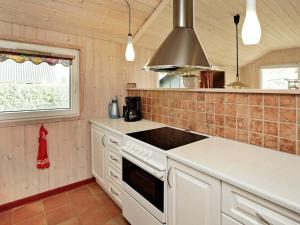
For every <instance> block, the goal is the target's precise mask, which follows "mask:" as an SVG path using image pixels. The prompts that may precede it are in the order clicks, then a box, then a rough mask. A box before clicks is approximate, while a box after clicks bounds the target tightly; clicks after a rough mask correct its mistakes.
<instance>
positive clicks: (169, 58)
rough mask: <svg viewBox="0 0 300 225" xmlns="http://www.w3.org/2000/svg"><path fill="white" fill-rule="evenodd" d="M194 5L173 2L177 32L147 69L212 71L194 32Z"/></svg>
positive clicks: (189, 1)
mask: <svg viewBox="0 0 300 225" xmlns="http://www.w3.org/2000/svg"><path fill="white" fill-rule="evenodd" d="M193 4H194V2H193V0H173V30H172V31H171V33H170V34H169V36H168V37H167V38H166V40H165V41H164V42H163V43H162V44H161V46H160V47H159V48H158V50H157V51H156V52H155V53H154V55H153V56H152V58H151V59H150V60H149V61H148V63H147V64H146V65H145V67H144V69H145V70H150V71H154V72H175V73H186V72H191V71H197V70H198V71H199V70H208V69H210V68H211V66H210V64H209V62H208V60H207V58H206V55H205V53H204V51H203V48H202V46H201V44H200V41H199V39H198V37H197V34H196V32H195V30H194V26H193V25H194V16H193V14H194V6H193Z"/></svg>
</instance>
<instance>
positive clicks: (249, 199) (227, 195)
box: [222, 182, 300, 225]
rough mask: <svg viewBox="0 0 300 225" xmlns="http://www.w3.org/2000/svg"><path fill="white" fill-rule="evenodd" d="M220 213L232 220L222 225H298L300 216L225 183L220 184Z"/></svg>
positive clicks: (299, 224)
mask: <svg viewBox="0 0 300 225" xmlns="http://www.w3.org/2000/svg"><path fill="white" fill-rule="evenodd" d="M222 211H223V212H224V213H225V214H226V215H228V216H230V217H231V218H232V221H238V222H239V223H234V222H231V223H230V222H228V221H229V220H228V219H227V220H225V221H227V222H225V223H223V224H224V225H231V224H232V225H233V224H245V225H258V224H262V225H300V215H299V214H297V213H295V212H292V211H290V210H288V209H286V208H283V207H281V206H279V205H276V204H274V203H272V202H269V201H267V200H265V199H262V198H260V197H258V196H256V195H253V194H251V193H249V192H247V191H244V190H241V189H239V188H237V187H234V186H232V185H230V184H227V183H225V182H223V183H222Z"/></svg>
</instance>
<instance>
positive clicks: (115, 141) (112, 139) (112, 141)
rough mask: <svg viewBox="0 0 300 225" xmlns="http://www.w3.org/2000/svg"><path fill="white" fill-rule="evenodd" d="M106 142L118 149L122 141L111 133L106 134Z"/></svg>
mask: <svg viewBox="0 0 300 225" xmlns="http://www.w3.org/2000/svg"><path fill="white" fill-rule="evenodd" d="M106 143H107V145H108V146H109V147H112V148H115V149H120V147H121V146H122V141H121V139H119V138H116V137H113V136H111V135H107V139H106Z"/></svg>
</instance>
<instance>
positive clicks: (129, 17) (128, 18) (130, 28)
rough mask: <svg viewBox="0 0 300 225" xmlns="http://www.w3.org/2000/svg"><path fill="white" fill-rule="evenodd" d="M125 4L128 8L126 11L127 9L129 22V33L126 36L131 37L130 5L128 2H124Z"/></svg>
mask: <svg viewBox="0 0 300 225" xmlns="http://www.w3.org/2000/svg"><path fill="white" fill-rule="evenodd" d="M125 1H126V3H127V6H128V9H129V18H128V22H129V33H128V35H131V32H130V31H131V7H130V4H129V2H128V0H125Z"/></svg>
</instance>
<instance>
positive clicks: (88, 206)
mask: <svg viewBox="0 0 300 225" xmlns="http://www.w3.org/2000/svg"><path fill="white" fill-rule="evenodd" d="M72 203H73V206H74V209H75V211H76V213H77V215H80V214H82V213H84V212H86V211H88V210H92V209H95V208H97V207H99V205H100V203H99V202H98V201H97V200H96V199H95V198H94V197H89V198H86V199H79V200H72Z"/></svg>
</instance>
